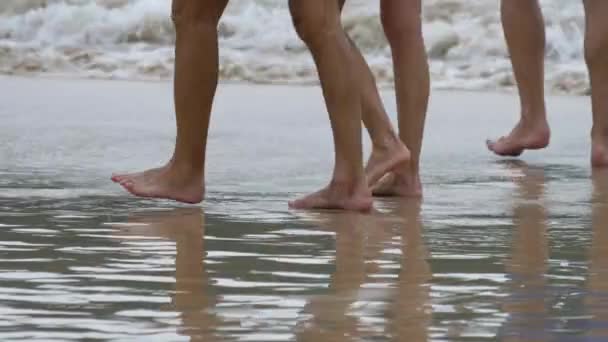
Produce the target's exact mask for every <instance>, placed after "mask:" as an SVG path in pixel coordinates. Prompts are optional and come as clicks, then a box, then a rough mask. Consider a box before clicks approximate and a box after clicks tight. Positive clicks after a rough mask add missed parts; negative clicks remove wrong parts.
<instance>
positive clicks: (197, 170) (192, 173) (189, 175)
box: [167, 159, 204, 179]
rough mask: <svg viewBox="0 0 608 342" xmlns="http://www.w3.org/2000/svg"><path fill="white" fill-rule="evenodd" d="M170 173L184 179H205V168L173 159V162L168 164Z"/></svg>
mask: <svg viewBox="0 0 608 342" xmlns="http://www.w3.org/2000/svg"><path fill="white" fill-rule="evenodd" d="M167 166H168V168H167V169H168V170H169V172H171V173H173V174H176V175H178V176H179V177H180V178H183V179H197V178H200V179H202V178H203V174H204V168H203V167H199V166H194V165H193V164H191V163H188V162H180V161H178V160H176V159H171V161H170V162H169V163H168V164H167Z"/></svg>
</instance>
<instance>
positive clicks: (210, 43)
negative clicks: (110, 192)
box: [112, 0, 228, 203]
mask: <svg viewBox="0 0 608 342" xmlns="http://www.w3.org/2000/svg"><path fill="white" fill-rule="evenodd" d="M227 4H228V0H206V1H189V0H174V1H173V19H174V22H175V28H176V33H177V40H176V48H175V111H176V118H177V140H176V144H175V151H174V154H173V157H172V158H171V160H170V161H169V162H168V163H167V165H165V166H163V167H161V168H158V169H152V170H148V171H145V172H141V173H136V174H129V175H115V176H113V177H112V180H113V181H115V182H117V183H120V184H121V185H122V186H123V187H124V188H125V189H126V190H128V191H129V192H130V193H132V194H133V195H136V196H140V197H152V198H166V199H172V200H176V201H180V202H187V203H198V202H200V201H202V199H203V195H204V189H203V186H204V185H203V184H204V181H203V179H204V171H205V149H206V145H207V131H208V128H209V119H210V117H211V107H212V104H213V98H214V96H215V90H216V87H217V81H218V38H217V24H218V22H219V19H220V17H221V16H222V13H223V11H224V9H225V7H226V5H227Z"/></svg>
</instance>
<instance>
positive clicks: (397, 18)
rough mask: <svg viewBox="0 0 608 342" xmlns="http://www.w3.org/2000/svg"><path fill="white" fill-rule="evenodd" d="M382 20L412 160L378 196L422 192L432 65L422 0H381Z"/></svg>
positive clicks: (403, 134) (387, 180)
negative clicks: (422, 12)
mask: <svg viewBox="0 0 608 342" xmlns="http://www.w3.org/2000/svg"><path fill="white" fill-rule="evenodd" d="M381 10H382V24H383V25H384V31H385V32H386V36H387V38H388V40H389V43H390V44H391V48H392V51H393V64H394V69H395V91H396V94H397V110H398V112H399V135H400V136H401V140H402V141H403V142H404V143H405V145H406V146H407V147H408V148H409V149H410V152H411V162H410V163H409V164H408V165H403V166H402V167H400V168H399V169H397V170H395V172H393V173H392V174H390V175H388V176H387V177H385V179H383V180H382V181H381V182H380V183H379V184H378V186H377V187H375V188H374V194H375V195H378V196H403V197H419V196H422V185H421V183H420V153H421V151H422V138H423V135H424V124H425V121H426V111H427V107H428V100H429V92H430V90H429V88H430V75H429V65H428V59H427V55H426V50H425V47H424V39H423V37H422V19H421V1H420V0H382V2H381Z"/></svg>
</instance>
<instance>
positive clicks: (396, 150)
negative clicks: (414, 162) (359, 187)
mask: <svg viewBox="0 0 608 342" xmlns="http://www.w3.org/2000/svg"><path fill="white" fill-rule="evenodd" d="M410 157H411V155H410V151H409V150H408V149H407V147H406V146H405V145H404V144H403V143H402V142H401V140H397V141H396V142H395V143H394V144H393V145H392V146H390V147H388V148H378V147H374V149H373V150H372V153H371V155H370V157H369V160H368V161H367V166H365V174H366V176H367V184H368V185H369V186H373V185H374V184H376V183H377V182H378V181H379V180H380V179H381V178H382V177H383V176H384V175H386V174H387V173H389V172H391V171H395V170H396V169H397V168H401V167H405V166H406V165H407V164H408V163H409V161H410Z"/></svg>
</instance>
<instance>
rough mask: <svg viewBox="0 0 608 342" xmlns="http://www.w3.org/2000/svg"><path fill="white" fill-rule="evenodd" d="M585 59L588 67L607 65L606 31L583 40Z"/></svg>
mask: <svg viewBox="0 0 608 342" xmlns="http://www.w3.org/2000/svg"><path fill="white" fill-rule="evenodd" d="M585 61H586V62H587V65H588V66H589V67H595V66H598V65H608V33H606V34H601V35H596V36H590V37H588V38H587V39H586V40H585Z"/></svg>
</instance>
